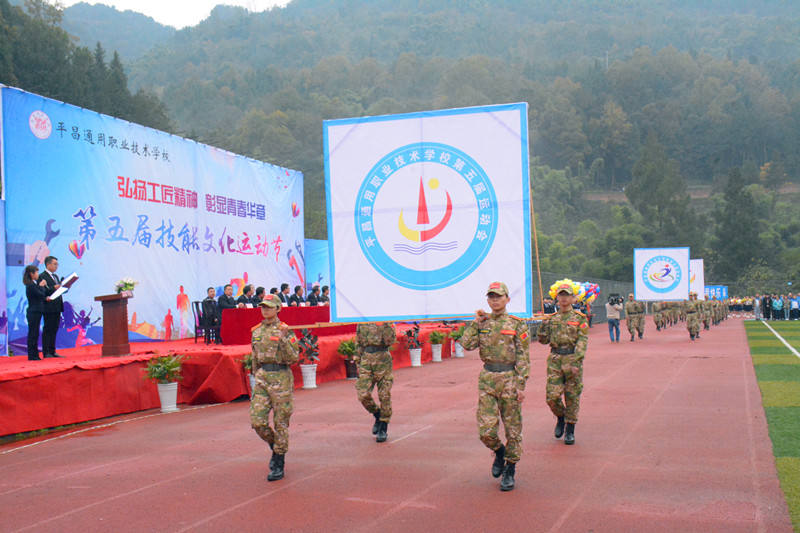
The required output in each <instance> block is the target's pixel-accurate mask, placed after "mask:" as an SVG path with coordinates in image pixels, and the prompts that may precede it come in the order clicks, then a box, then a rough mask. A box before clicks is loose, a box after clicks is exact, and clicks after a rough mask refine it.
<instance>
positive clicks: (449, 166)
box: [323, 103, 532, 321]
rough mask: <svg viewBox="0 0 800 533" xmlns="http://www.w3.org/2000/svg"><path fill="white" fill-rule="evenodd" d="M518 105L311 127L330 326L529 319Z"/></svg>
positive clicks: (524, 151) (524, 159)
mask: <svg viewBox="0 0 800 533" xmlns="http://www.w3.org/2000/svg"><path fill="white" fill-rule="evenodd" d="M527 111H528V108H527V104H524V103H523V104H508V105H498V106H486V107H475V108H467V109H450V110H443V111H431V112H424V113H411V114H406V115H393V116H382V117H364V118H356V119H345V120H333V121H326V122H324V124H323V134H324V149H325V178H326V181H325V185H326V194H327V200H328V241H329V250H330V254H331V275H332V277H333V280H334V281H333V283H334V289H335V290H334V291H333V298H332V301H331V318H332V320H334V321H349V320H408V319H418V318H440V317H447V316H454V315H469V314H472V313H474V312H475V309H478V308H484V309H485V308H486V307H487V306H486V288H487V287H488V286H489V284H490V283H491V282H493V281H502V282H505V283H506V284H507V285H508V288H509V291H510V293H511V302H510V303H509V305H508V309H509V311H510V312H512V313H515V314H518V315H521V316H530V315H531V314H532V294H531V247H530V239H531V232H530V184H529V176H528V117H527Z"/></svg>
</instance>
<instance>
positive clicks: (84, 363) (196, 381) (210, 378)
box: [0, 324, 450, 436]
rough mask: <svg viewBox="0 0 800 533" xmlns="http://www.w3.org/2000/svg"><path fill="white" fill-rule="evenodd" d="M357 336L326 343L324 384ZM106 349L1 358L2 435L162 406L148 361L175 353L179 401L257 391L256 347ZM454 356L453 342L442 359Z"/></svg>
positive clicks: (426, 356)
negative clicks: (249, 368) (251, 361)
mask: <svg viewBox="0 0 800 533" xmlns="http://www.w3.org/2000/svg"><path fill="white" fill-rule="evenodd" d="M407 327H408V325H404V324H398V325H397V333H398V342H397V344H395V346H394V350H393V351H392V356H393V358H394V367H395V368H402V367H407V366H410V365H411V360H410V356H409V353H408V350H407V349H406V348H405V345H404V343H403V342H402V340H401V337H402V333H403V331H404V330H405V329H407ZM434 329H440V330H444V329H449V328H444V327H443V326H441V325H424V326H422V328H421V333H420V338H421V339H422V340H424V341H427V338H428V335H429V333H430V332H431V331H433V330H434ZM352 336H353V335H329V336H325V337H320V338H319V346H320V360H319V362H318V363H317V384H320V383H325V382H329V381H335V380H339V379H345V368H344V360H343V358H342V357H341V356H340V355H339V354H338V353H337V348H338V346H339V342H341V341H342V340H343V339H346V338H350V337H352ZM101 349H102V346H101V345H93V346H87V347H84V348H73V349H59V351H58V353H59V354H61V355H63V356H64V357H63V358H60V359H44V360H42V361H28V359H27V357H25V356H15V357H0V391H2V394H0V413H3V415H2V417H0V436H4V435H11V434H16V433H23V432H28V431H36V430H40V429H46V428H52V427H58V426H64V425H68V424H76V423H80V422H86V421H90V420H98V419H101V418H106V417H109V416H114V415H120V414H125V413H133V412H136V411H143V410H146V409H153V408H155V407H159V405H160V403H159V399H158V391H157V389H156V386H155V384H153V383H152V382H151V381H149V380H146V379H144V372H145V366H146V364H147V361H148V360H149V359H150V358H152V357H153V356H155V355H166V354H170V353H177V354H183V355H185V356H186V358H185V360H184V364H183V379H182V381H181V382H180V384H179V386H178V403H179V404H188V405H201V404H215V403H225V402H230V401H233V400H235V399H237V398H239V397H242V396H248V395H249V394H250V383H249V379H248V376H247V373H246V372H245V370H244V368H243V366H242V363H241V360H242V358H243V357H244V356H245V355H247V354H248V353H250V345H249V344H241V345H232V346H223V345H206V344H204V343H203V341H202V340H201V339H199V340H198V342H195V341H194V338H192V339H184V340H179V341H168V342H141V343H131V355H129V356H124V357H102V356H101ZM449 356H450V343H448V344H446V345H445V346H444V347H443V349H442V357H449ZM430 360H431V348H430V345H429V344H428V343H427V342H425V343H424V344H423V351H422V361H423V363H425V362H429V361H430ZM292 372H293V374H294V378H295V387H301V386H302V384H303V380H302V377H301V373H300V368H299V366H298V365H297V364H295V365H293V366H292Z"/></svg>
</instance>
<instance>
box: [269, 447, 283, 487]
mask: <svg viewBox="0 0 800 533" xmlns="http://www.w3.org/2000/svg"><path fill="white" fill-rule="evenodd" d="M285 457H286V456H285V455H280V454H278V453H276V454H275V463H274V465H273V466H272V470H271V471H270V473H269V475H268V476H267V481H277V480H279V479H283V465H284V458H285Z"/></svg>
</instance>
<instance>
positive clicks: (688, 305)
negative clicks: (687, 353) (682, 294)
mask: <svg viewBox="0 0 800 533" xmlns="http://www.w3.org/2000/svg"><path fill="white" fill-rule="evenodd" d="M683 308H684V311H685V312H686V329H687V330H689V336H690V337H692V338H694V337H696V336H697V334H698V333H699V332H700V312H701V305H700V302H699V301H697V300H695V299H689V300H688V301H684V304H683Z"/></svg>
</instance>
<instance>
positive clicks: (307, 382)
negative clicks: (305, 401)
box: [300, 365, 317, 389]
mask: <svg viewBox="0 0 800 533" xmlns="http://www.w3.org/2000/svg"><path fill="white" fill-rule="evenodd" d="M300 372H302V373H303V388H304V389H316V388H317V365H300Z"/></svg>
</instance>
